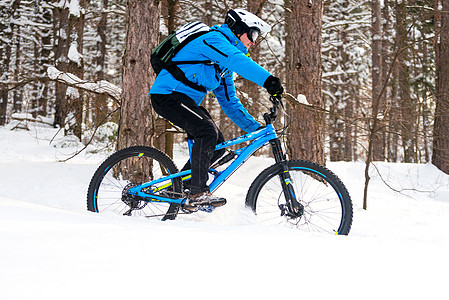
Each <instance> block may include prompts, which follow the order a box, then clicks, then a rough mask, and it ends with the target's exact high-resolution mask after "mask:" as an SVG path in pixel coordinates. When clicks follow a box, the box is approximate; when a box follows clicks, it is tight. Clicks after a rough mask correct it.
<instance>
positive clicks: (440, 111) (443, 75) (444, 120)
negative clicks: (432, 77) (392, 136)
mask: <svg viewBox="0 0 449 300" xmlns="http://www.w3.org/2000/svg"><path fill="white" fill-rule="evenodd" d="M438 2H439V3H440V4H441V6H442V10H441V11H437V14H436V15H435V17H436V19H439V21H440V23H439V25H440V28H438V29H437V31H436V32H437V34H439V37H437V40H436V44H435V48H436V49H435V50H436V53H437V57H436V59H437V65H436V69H437V72H436V73H437V84H436V100H437V103H436V110H435V125H434V132H433V155H432V163H433V164H434V165H435V166H437V167H438V168H439V169H440V170H441V171H443V172H445V173H447V174H449V131H448V128H449V68H448V66H449V13H448V12H449V0H435V8H438V7H439V5H438ZM436 21H437V22H436V23H438V20H436Z"/></svg>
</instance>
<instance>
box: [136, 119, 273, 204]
mask: <svg viewBox="0 0 449 300" xmlns="http://www.w3.org/2000/svg"><path fill="white" fill-rule="evenodd" d="M276 138H277V135H276V132H275V129H274V127H273V125H272V124H268V125H267V126H266V127H264V128H262V129H259V130H257V131H254V132H251V133H248V134H244V135H242V136H239V137H236V138H234V139H231V140H228V141H225V142H223V143H221V144H218V145H217V146H216V147H215V150H220V149H224V148H227V147H230V146H234V145H238V144H241V143H244V142H248V141H252V142H251V143H250V144H249V145H248V146H246V147H243V148H240V149H238V150H235V151H233V153H234V154H235V155H236V157H235V158H234V160H233V162H232V163H231V164H230V165H229V166H228V167H227V168H226V169H224V170H223V171H221V172H217V171H215V170H213V169H211V170H210V171H211V172H212V173H213V174H214V176H215V178H214V180H213V181H212V182H211V184H210V185H209V189H210V191H211V192H214V191H215V190H216V189H218V188H219V187H220V186H221V185H222V184H223V183H224V182H225V181H226V180H227V179H228V178H229V177H230V176H231V175H232V174H233V173H234V172H235V171H236V170H237V169H238V168H239V167H240V166H241V165H242V164H243V163H244V162H245V161H246V160H247V159H248V158H249V157H250V156H251V155H252V154H253V153H254V152H255V151H257V150H258V149H259V148H261V147H263V146H265V145H266V144H268V143H269V142H270V141H271V140H274V139H276ZM191 146H192V141H191V140H189V152H191ZM190 174H191V170H186V171H182V172H179V173H175V174H170V175H168V176H165V177H162V178H159V179H156V180H153V181H149V182H147V183H144V184H141V185H138V186H135V187H132V188H130V189H129V190H128V193H130V194H132V195H135V196H138V197H142V198H143V199H145V201H150V202H167V203H174V204H184V203H185V201H186V198H170V197H164V196H160V195H156V194H153V193H155V192H158V191H161V190H164V189H167V188H168V187H170V186H171V182H169V183H165V184H164V182H166V181H171V180H172V179H174V178H178V177H181V178H182V180H187V179H190ZM143 190H145V191H143Z"/></svg>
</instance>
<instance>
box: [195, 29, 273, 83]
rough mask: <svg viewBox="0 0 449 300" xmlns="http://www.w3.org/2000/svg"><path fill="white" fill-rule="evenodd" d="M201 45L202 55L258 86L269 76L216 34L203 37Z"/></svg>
mask: <svg viewBox="0 0 449 300" xmlns="http://www.w3.org/2000/svg"><path fill="white" fill-rule="evenodd" d="M201 43H202V44H203V45H201V46H202V48H201V53H202V54H203V55H205V56H206V57H208V58H209V59H210V60H212V61H215V62H218V64H219V65H220V66H221V67H224V68H226V69H229V70H231V71H234V72H236V73H237V74H239V75H240V76H242V77H243V78H245V79H248V80H250V81H252V82H254V83H256V84H258V85H259V86H263V85H264V83H265V81H266V80H267V78H268V77H269V76H270V73H269V72H268V71H267V70H265V69H264V68H262V67H261V66H259V65H258V64H257V63H256V62H254V61H253V60H252V59H251V58H249V57H247V56H246V55H245V54H244V53H243V52H241V51H240V50H239V49H237V47H235V46H234V45H232V44H231V43H230V42H229V41H228V40H227V39H226V38H225V37H224V36H223V35H222V34H220V33H218V32H214V33H209V34H207V35H205V38H204V39H203V40H202V42H201Z"/></svg>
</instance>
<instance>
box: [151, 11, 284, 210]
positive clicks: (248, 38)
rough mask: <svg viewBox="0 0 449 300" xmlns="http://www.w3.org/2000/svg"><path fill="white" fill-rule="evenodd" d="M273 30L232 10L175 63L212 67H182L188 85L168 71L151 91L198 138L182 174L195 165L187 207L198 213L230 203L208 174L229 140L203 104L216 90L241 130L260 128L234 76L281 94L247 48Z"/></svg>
mask: <svg viewBox="0 0 449 300" xmlns="http://www.w3.org/2000/svg"><path fill="white" fill-rule="evenodd" d="M270 30H271V26H270V25H268V24H267V23H266V22H265V21H263V20H262V19H260V18H259V17H257V16H256V15H254V14H252V13H250V12H248V11H245V10H243V9H232V10H230V11H228V12H227V14H226V18H225V24H223V25H221V26H218V25H214V26H212V27H211V30H210V32H208V33H207V34H204V35H201V36H200V37H198V38H195V39H194V40H192V41H190V42H189V43H188V44H187V45H185V46H184V47H183V48H182V49H181V50H180V51H179V52H178V53H177V54H176V55H175V56H174V57H173V61H174V62H176V61H183V62H185V61H205V60H210V61H212V62H213V63H212V64H198V63H195V64H194V63H191V64H179V65H178V67H179V68H180V69H181V71H182V72H183V73H184V74H185V77H186V78H187V79H188V80H189V81H190V82H193V83H194V85H192V84H185V83H183V82H180V81H178V80H177V79H175V78H174V77H173V76H172V74H170V72H168V71H167V70H165V69H163V70H162V71H161V72H160V73H159V75H158V76H157V77H156V80H155V82H154V84H153V86H152V87H151V90H150V96H151V102H152V105H153V108H154V110H155V111H156V112H157V113H158V114H159V115H161V116H162V117H164V118H165V119H167V120H169V121H170V122H172V123H173V124H175V125H176V126H178V127H180V128H182V129H184V130H185V131H186V132H187V134H188V135H189V136H190V137H191V138H193V141H194V143H193V147H192V153H191V158H190V161H189V162H188V163H187V164H186V166H184V168H183V170H186V169H189V168H190V167H191V170H192V174H191V180H190V184H189V190H190V193H189V197H188V201H187V202H186V204H185V205H184V208H185V209H187V210H192V211H193V210H196V209H197V206H199V205H212V206H215V207H218V206H222V205H224V204H225V203H226V199H225V198H222V197H217V196H215V195H213V194H212V193H211V192H210V191H209V187H208V186H207V180H208V170H209V167H210V165H211V163H212V162H214V161H215V160H217V159H218V158H220V157H221V156H222V155H223V153H224V150H221V151H215V152H214V149H215V146H216V145H217V144H218V143H221V142H223V141H224V138H223V134H222V133H221V132H220V130H219V129H218V127H217V125H216V124H215V123H214V121H213V120H212V118H211V116H210V114H209V113H208V112H207V110H206V109H205V108H203V107H201V106H199V105H200V104H201V102H202V100H203V99H204V97H205V96H206V93H207V91H213V93H214V94H215V96H216V98H217V100H218V102H219V104H220V106H221V108H222V110H223V111H224V113H225V114H226V115H227V116H228V117H229V118H230V119H231V120H232V121H233V122H234V123H235V124H236V125H237V126H239V127H240V128H241V129H242V130H244V131H246V132H252V131H255V130H257V129H258V128H260V127H261V125H260V124H259V123H258V122H257V121H256V120H255V119H254V117H252V116H251V115H250V114H249V113H248V111H247V110H246V109H245V108H244V107H243V105H242V104H241V102H240V100H239V99H238V98H237V96H236V92H235V86H234V80H233V72H236V73H237V74H239V75H240V76H242V77H244V78H246V79H248V80H250V81H252V82H254V83H256V84H258V85H260V86H263V87H264V88H266V89H267V91H268V92H269V93H270V94H272V95H275V94H282V92H283V87H282V84H281V81H280V79H279V78H277V77H274V76H273V75H271V74H270V73H269V72H268V71H266V70H265V69H264V68H262V67H261V66H259V65H258V64H257V63H255V62H254V61H253V60H251V58H249V54H248V49H249V48H250V47H251V46H252V45H254V44H255V41H256V39H257V37H258V36H259V34H260V33H262V32H265V33H266V32H269V31H270Z"/></svg>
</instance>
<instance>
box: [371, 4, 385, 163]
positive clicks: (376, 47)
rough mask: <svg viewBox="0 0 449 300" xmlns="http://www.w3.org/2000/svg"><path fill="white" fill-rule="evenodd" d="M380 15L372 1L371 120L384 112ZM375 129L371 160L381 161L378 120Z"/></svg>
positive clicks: (383, 145)
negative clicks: (381, 92)
mask: <svg viewBox="0 0 449 300" xmlns="http://www.w3.org/2000/svg"><path fill="white" fill-rule="evenodd" d="M381 20H382V14H381V9H380V1H379V0H374V1H372V23H371V31H372V37H371V41H372V42H371V45H372V47H371V49H372V62H373V67H372V80H373V85H372V99H371V101H372V102H371V106H372V111H373V118H377V114H378V112H382V111H383V110H384V103H383V101H382V100H383V97H382V95H381V94H380V91H381V90H382V27H381ZM377 124H378V125H377V126H376V128H374V129H373V133H374V137H373V139H374V144H373V146H374V148H373V160H375V161H376V160H377V161H383V160H384V159H385V154H384V151H385V141H384V139H383V133H382V128H381V126H382V121H381V120H378V122H377Z"/></svg>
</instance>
